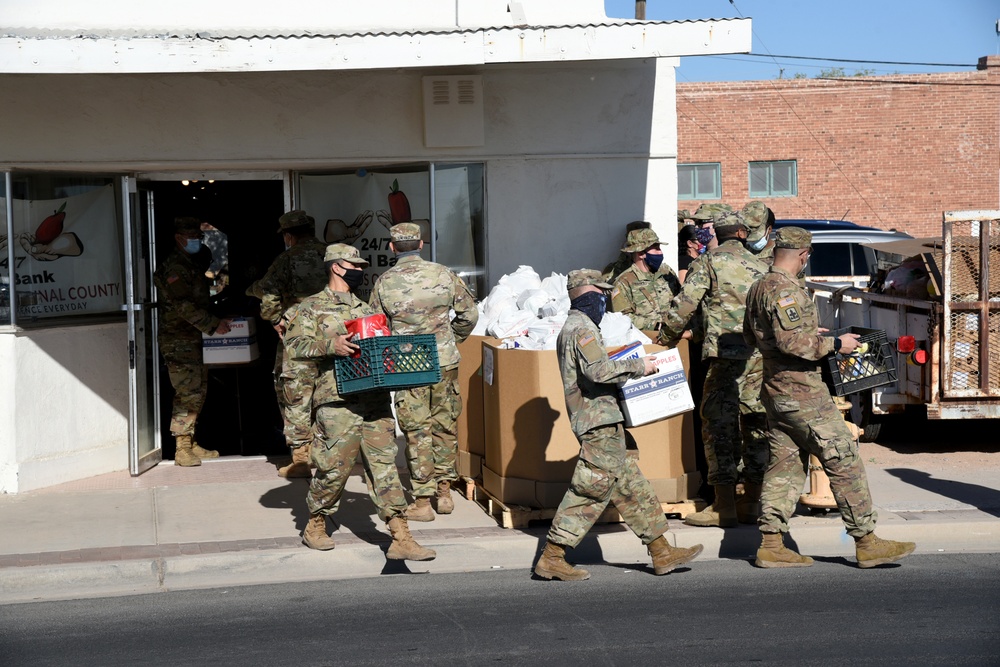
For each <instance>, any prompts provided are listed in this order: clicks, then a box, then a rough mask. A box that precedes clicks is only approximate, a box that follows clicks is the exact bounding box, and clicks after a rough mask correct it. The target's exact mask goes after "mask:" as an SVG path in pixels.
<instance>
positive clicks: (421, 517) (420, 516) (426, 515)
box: [406, 496, 434, 521]
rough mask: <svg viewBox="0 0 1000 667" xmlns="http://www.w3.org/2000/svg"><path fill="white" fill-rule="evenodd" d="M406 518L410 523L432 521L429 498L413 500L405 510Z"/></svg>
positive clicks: (432, 515)
mask: <svg viewBox="0 0 1000 667" xmlns="http://www.w3.org/2000/svg"><path fill="white" fill-rule="evenodd" d="M406 518H407V519H409V520H410V521H433V520H434V508H432V507H431V499H430V497H429V496H421V497H420V498H414V499H413V502H412V503H410V504H409V505H408V506H407V508H406Z"/></svg>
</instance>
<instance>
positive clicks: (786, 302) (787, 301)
mask: <svg viewBox="0 0 1000 667" xmlns="http://www.w3.org/2000/svg"><path fill="white" fill-rule="evenodd" d="M778 305H779V306H781V307H782V308H787V307H788V306H794V305H795V298H794V297H791V296H786V297H785V298H784V299H781V300H780V301H778Z"/></svg>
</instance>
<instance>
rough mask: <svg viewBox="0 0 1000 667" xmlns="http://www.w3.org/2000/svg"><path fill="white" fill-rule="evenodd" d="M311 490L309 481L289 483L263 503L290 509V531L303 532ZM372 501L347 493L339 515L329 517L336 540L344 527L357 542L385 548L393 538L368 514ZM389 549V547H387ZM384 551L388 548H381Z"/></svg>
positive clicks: (297, 480) (341, 500)
mask: <svg viewBox="0 0 1000 667" xmlns="http://www.w3.org/2000/svg"><path fill="white" fill-rule="evenodd" d="M308 491H309V480H308V479H295V480H289V482H288V484H286V485H284V486H279V487H276V488H274V489H271V490H269V491H267V492H266V493H265V494H264V495H262V496H261V497H260V504H261V505H263V506H264V507H269V508H272V509H288V510H290V511H291V513H292V520H293V525H291V526H289V532H291V531H293V530H294V531H295V532H297V533H301V532H302V531H303V530H304V529H305V527H306V524H307V523H309V508H308V507H306V493H307V492H308ZM373 509H374V507H373V506H372V504H371V500H370V499H369V497H368V494H366V493H354V492H351V491H344V494H343V495H342V496H341V497H340V507H339V508H338V510H337V513H336V514H334V515H333V516H332V517H330V518H331V519H332V520H333V523H334V526H335V528H334V532H333V536H332V537H333V539H334V541H336V539H337V531H338V530H339V529H340V526H344V527H346V528H347V529H349V530H350V531H351V533H353V534H354V535H355V536H356V537H357V538H358V539H361V540H364V541H365V542H367V543H369V544H374V545H377V546H379V547H385V545H386V544H388V542H389V541H391V540H390V538H389V537H388V536H387V535H385V534H384V533H382V532H380V531H379V530H378V528H377V526H376V525H375V522H374V521H372V518H371V515H370V514H369V513H368V512H369V511H370V510H373ZM386 548H387V547H386ZM382 550H383V551H385V548H383V549H382Z"/></svg>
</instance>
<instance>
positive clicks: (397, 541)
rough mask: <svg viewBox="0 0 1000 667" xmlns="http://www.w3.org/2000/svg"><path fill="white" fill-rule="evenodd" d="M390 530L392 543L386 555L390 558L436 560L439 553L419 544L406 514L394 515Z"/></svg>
mask: <svg viewBox="0 0 1000 667" xmlns="http://www.w3.org/2000/svg"><path fill="white" fill-rule="evenodd" d="M388 525H389V532H390V533H392V544H390V545H389V550H388V551H387V552H386V554H385V557H386V558H388V559H390V560H434V559H435V558H436V557H437V553H436V552H435V551H434V550H433V549H428V548H426V547H422V546H420V545H419V544H417V541H416V540H415V539H413V535H412V534H410V526H409V524H408V523H407V522H406V517H404V516H394V517H392V518H391V519H389V521H388Z"/></svg>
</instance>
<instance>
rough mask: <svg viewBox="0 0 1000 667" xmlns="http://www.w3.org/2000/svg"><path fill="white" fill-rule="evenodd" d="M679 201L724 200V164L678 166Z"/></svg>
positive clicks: (705, 163)
mask: <svg viewBox="0 0 1000 667" xmlns="http://www.w3.org/2000/svg"><path fill="white" fill-rule="evenodd" d="M685 182H686V183H685ZM677 199H680V200H686V199H698V200H704V199H722V164H721V163H719V162H697V163H692V164H679V165H677Z"/></svg>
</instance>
